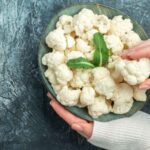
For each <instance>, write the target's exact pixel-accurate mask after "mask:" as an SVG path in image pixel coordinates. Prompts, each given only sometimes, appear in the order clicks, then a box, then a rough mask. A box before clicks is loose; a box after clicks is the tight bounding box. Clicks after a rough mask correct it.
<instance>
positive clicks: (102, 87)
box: [93, 76, 116, 99]
mask: <svg viewBox="0 0 150 150" xmlns="http://www.w3.org/2000/svg"><path fill="white" fill-rule="evenodd" d="M93 84H94V88H95V91H96V92H97V93H98V94H100V95H104V96H106V98H107V99H110V98H112V97H113V95H114V91H115V89H116V84H115V82H114V80H113V79H112V77H111V76H106V77H104V78H103V79H100V80H97V81H95V82H93Z"/></svg>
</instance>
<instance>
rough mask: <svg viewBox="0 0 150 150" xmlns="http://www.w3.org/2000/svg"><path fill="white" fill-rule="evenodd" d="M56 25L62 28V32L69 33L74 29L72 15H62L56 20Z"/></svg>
mask: <svg viewBox="0 0 150 150" xmlns="http://www.w3.org/2000/svg"><path fill="white" fill-rule="evenodd" d="M56 27H57V28H62V29H63V30H64V33H71V32H72V31H73V30H74V28H73V18H72V16H68V15H62V16H61V17H60V18H59V21H58V22H57V24H56Z"/></svg>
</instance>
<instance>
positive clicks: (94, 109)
mask: <svg viewBox="0 0 150 150" xmlns="http://www.w3.org/2000/svg"><path fill="white" fill-rule="evenodd" d="M110 107H111V106H110V105H108V104H107V102H106V99H105V97H103V96H99V97H95V99H94V103H93V104H92V105H89V106H88V112H89V114H90V115H91V116H92V117H93V118H97V117H99V116H101V115H102V114H108V113H109V112H110V109H111V108H110Z"/></svg>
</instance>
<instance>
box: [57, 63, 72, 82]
mask: <svg viewBox="0 0 150 150" xmlns="http://www.w3.org/2000/svg"><path fill="white" fill-rule="evenodd" d="M55 75H56V79H57V82H58V83H59V84H62V85H66V84H67V82H69V81H70V80H71V79H72V78H73V73H72V71H71V70H70V69H69V68H68V66H67V65H66V64H61V65H59V66H57V67H56V69H55Z"/></svg>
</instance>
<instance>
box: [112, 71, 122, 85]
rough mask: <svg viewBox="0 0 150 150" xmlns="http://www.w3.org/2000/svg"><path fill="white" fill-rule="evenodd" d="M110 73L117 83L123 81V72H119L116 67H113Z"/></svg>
mask: <svg viewBox="0 0 150 150" xmlns="http://www.w3.org/2000/svg"><path fill="white" fill-rule="evenodd" d="M110 74H111V77H112V78H113V79H114V80H115V82H116V83H120V82H122V81H123V77H122V75H121V73H120V72H118V71H117V70H116V69H113V70H112V71H111V73H110Z"/></svg>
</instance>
